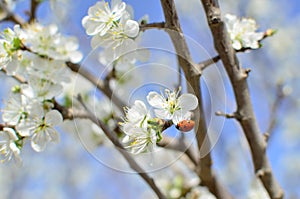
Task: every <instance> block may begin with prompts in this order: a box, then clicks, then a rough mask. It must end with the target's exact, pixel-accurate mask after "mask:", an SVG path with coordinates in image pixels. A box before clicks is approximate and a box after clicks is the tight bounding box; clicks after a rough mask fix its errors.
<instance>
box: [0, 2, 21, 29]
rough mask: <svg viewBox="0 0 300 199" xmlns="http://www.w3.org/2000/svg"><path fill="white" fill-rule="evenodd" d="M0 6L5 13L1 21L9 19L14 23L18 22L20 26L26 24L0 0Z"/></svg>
mask: <svg viewBox="0 0 300 199" xmlns="http://www.w3.org/2000/svg"><path fill="white" fill-rule="evenodd" d="M0 7H1V9H2V10H3V11H4V12H5V13H6V17H5V18H4V19H3V21H11V22H13V23H15V24H20V25H21V26H23V25H24V24H26V22H25V20H24V19H23V18H22V17H21V16H19V15H17V14H15V13H13V12H11V11H10V10H9V9H8V8H7V6H6V5H5V3H4V2H3V1H1V2H0Z"/></svg>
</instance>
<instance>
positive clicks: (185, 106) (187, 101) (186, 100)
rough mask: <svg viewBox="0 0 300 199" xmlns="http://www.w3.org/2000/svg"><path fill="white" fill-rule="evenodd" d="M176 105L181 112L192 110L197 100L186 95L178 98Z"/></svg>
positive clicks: (195, 106) (193, 96) (188, 94)
mask: <svg viewBox="0 0 300 199" xmlns="http://www.w3.org/2000/svg"><path fill="white" fill-rule="evenodd" d="M178 103H179V104H180V107H181V108H182V110H183V111H190V110H194V109H195V108H197V106H198V99H197V97H196V96H195V95H193V94H190V93H186V94H183V95H181V96H180V97H179V98H178Z"/></svg>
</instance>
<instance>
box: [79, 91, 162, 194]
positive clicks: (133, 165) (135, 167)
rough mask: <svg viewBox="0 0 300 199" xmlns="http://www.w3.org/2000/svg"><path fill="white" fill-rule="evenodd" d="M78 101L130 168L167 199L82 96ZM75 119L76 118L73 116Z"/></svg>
mask: <svg viewBox="0 0 300 199" xmlns="http://www.w3.org/2000/svg"><path fill="white" fill-rule="evenodd" d="M78 101H79V102H80V103H81V105H82V106H83V107H84V109H85V110H86V112H87V116H88V119H89V120H91V121H92V122H93V123H95V124H96V125H97V126H99V127H100V128H101V129H102V130H103V132H104V134H105V135H106V136H107V138H108V139H109V140H110V141H111V142H112V143H113V144H114V145H115V147H116V149H117V150H118V151H119V152H120V153H121V155H122V156H123V157H124V158H125V159H126V161H127V162H128V164H129V165H130V167H131V168H132V169H133V170H134V171H136V172H137V173H138V174H139V175H140V176H141V177H142V178H143V179H144V180H145V181H146V182H147V183H148V185H149V186H150V187H151V188H152V190H153V191H154V192H155V193H156V195H157V196H158V197H159V198H160V199H166V196H165V195H164V194H163V193H162V192H161V191H160V190H159V188H158V187H157V186H156V184H155V183H154V180H153V179H152V178H151V177H150V176H149V175H148V174H147V173H146V171H145V170H144V169H143V168H142V167H140V166H139V165H138V163H137V162H136V161H135V160H134V159H133V158H132V157H131V155H130V154H129V153H128V152H127V151H126V150H125V148H124V147H123V145H122V144H121V143H120V141H119V139H118V137H116V135H115V133H112V132H111V131H110V130H109V129H108V127H107V126H106V125H105V124H104V123H103V122H102V121H101V120H100V119H98V118H97V117H96V116H95V115H94V114H93V113H92V112H91V111H90V110H89V109H88V108H87V107H86V105H85V104H84V102H83V100H82V98H81V97H80V95H79V96H78ZM73 117H75V116H73Z"/></svg>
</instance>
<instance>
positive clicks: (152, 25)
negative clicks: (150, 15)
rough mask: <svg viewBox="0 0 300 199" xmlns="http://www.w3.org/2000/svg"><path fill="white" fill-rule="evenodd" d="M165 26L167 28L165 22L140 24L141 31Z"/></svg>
mask: <svg viewBox="0 0 300 199" xmlns="http://www.w3.org/2000/svg"><path fill="white" fill-rule="evenodd" d="M163 28H165V22H158V23H147V24H141V25H140V31H141V32H143V31H145V30H149V29H163Z"/></svg>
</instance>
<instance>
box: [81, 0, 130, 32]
mask: <svg viewBox="0 0 300 199" xmlns="http://www.w3.org/2000/svg"><path fill="white" fill-rule="evenodd" d="M125 8H126V4H125V3H124V2H121V1H120V0H112V1H111V8H110V7H109V5H108V3H107V2H104V1H100V2H97V3H96V4H95V5H94V6H92V7H90V8H89V10H88V16H85V17H84V18H83V19H82V25H83V27H84V28H85V29H86V34H88V35H96V34H99V35H100V36H103V35H105V34H106V32H107V31H108V30H110V29H111V28H112V27H113V26H115V25H116V24H117V23H118V21H119V20H120V18H121V17H122V16H123V15H124V14H125V13H126V11H125Z"/></svg>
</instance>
